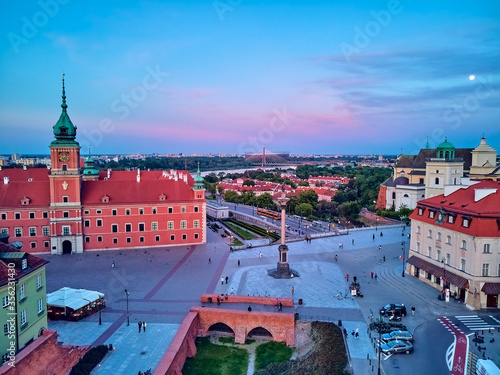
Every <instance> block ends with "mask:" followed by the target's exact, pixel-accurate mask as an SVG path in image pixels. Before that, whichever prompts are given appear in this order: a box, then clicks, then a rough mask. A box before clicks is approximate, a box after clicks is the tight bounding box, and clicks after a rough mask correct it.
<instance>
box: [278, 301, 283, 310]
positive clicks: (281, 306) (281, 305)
mask: <svg viewBox="0 0 500 375" xmlns="http://www.w3.org/2000/svg"><path fill="white" fill-rule="evenodd" d="M279 310H280V311H283V304H282V303H281V301H280V308H279Z"/></svg>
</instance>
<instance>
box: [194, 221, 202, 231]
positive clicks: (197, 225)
mask: <svg viewBox="0 0 500 375" xmlns="http://www.w3.org/2000/svg"><path fill="white" fill-rule="evenodd" d="M199 227H200V221H199V220H195V221H193V228H194V229H198V228H199Z"/></svg>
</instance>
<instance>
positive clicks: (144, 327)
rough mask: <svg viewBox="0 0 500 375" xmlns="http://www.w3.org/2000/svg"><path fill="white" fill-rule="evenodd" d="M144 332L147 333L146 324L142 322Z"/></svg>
mask: <svg viewBox="0 0 500 375" xmlns="http://www.w3.org/2000/svg"><path fill="white" fill-rule="evenodd" d="M142 330H143V331H144V332H146V322H142Z"/></svg>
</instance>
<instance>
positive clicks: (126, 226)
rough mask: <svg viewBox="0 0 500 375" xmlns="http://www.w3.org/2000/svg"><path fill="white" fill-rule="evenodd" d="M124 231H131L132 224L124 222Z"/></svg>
mask: <svg viewBox="0 0 500 375" xmlns="http://www.w3.org/2000/svg"><path fill="white" fill-rule="evenodd" d="M125 232H132V224H130V223H129V224H125Z"/></svg>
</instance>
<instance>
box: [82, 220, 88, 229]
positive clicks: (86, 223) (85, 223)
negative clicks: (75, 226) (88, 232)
mask: <svg viewBox="0 0 500 375" xmlns="http://www.w3.org/2000/svg"><path fill="white" fill-rule="evenodd" d="M83 226H84V227H86V228H88V227H90V220H84V222H83Z"/></svg>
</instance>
